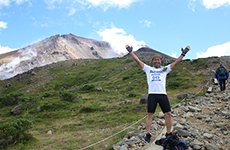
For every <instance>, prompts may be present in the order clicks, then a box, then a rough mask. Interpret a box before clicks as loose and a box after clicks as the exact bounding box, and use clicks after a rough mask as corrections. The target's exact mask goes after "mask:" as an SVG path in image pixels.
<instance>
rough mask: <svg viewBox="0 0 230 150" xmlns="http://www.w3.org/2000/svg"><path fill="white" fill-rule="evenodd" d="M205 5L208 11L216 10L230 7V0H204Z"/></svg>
mask: <svg viewBox="0 0 230 150" xmlns="http://www.w3.org/2000/svg"><path fill="white" fill-rule="evenodd" d="M203 5H204V6H205V7H206V8H207V9H215V8H218V7H221V6H228V5H230V0H203Z"/></svg>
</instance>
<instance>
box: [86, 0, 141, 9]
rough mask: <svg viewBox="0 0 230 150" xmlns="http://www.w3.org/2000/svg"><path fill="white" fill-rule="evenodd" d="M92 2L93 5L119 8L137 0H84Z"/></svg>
mask: <svg viewBox="0 0 230 150" xmlns="http://www.w3.org/2000/svg"><path fill="white" fill-rule="evenodd" d="M86 1H88V2H90V3H92V4H93V5H94V6H99V5H107V6H118V7H119V8H123V7H128V6H129V5H130V4H131V3H134V2H136V1H138V0H86Z"/></svg>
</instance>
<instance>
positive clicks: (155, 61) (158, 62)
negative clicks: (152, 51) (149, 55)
mask: <svg viewBox="0 0 230 150" xmlns="http://www.w3.org/2000/svg"><path fill="white" fill-rule="evenodd" d="M152 62H153V66H154V67H156V68H159V67H160V65H161V58H160V57H155V58H153V60H152Z"/></svg>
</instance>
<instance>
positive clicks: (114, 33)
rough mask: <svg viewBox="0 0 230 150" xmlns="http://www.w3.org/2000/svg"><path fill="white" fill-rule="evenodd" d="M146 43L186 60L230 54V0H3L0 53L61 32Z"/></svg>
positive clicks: (115, 42)
mask: <svg viewBox="0 0 230 150" xmlns="http://www.w3.org/2000/svg"><path fill="white" fill-rule="evenodd" d="M69 33H72V34H74V35H76V36H80V37H85V38H91V39H95V40H100V41H102V40H103V41H108V42H110V43H111V45H112V47H113V48H114V49H115V50H116V51H117V52H119V53H121V54H125V53H126V50H125V48H124V47H125V45H126V44H130V45H133V47H134V49H135V50H137V49H138V48H139V47H141V46H142V45H147V46H149V47H151V48H153V49H156V50H158V51H160V52H162V53H165V54H167V55H170V56H173V57H178V56H179V55H180V54H181V51H180V48H181V47H185V46H187V45H190V46H191V51H190V52H189V53H188V54H187V55H186V57H185V58H187V59H196V58H201V57H210V56H224V55H230V0H0V54H1V53H5V52H8V51H12V50H15V49H18V48H23V47H26V46H28V45H31V44H33V43H36V42H38V41H41V40H43V39H45V38H48V37H50V36H53V35H56V34H60V35H62V34H69Z"/></svg>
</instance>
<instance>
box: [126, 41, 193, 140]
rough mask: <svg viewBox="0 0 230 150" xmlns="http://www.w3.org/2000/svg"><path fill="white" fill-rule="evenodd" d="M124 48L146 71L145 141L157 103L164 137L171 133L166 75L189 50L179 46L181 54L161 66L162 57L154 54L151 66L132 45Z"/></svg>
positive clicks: (149, 136)
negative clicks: (161, 117) (162, 117)
mask: <svg viewBox="0 0 230 150" xmlns="http://www.w3.org/2000/svg"><path fill="white" fill-rule="evenodd" d="M125 48H126V49H127V50H128V52H129V54H130V55H131V56H132V58H133V59H134V60H135V61H136V63H137V64H138V65H139V66H140V67H141V69H142V70H143V71H144V72H145V73H146V76H147V83H148V104H147V108H148V113H147V118H146V131H147V134H146V135H145V141H146V142H148V143H149V142H150V139H151V134H150V129H151V125H152V119H153V116H154V113H155V110H156V107H157V103H159V105H160V107H161V110H162V111H163V113H164V115H165V125H166V129H167V132H166V137H167V136H169V135H172V132H171V127H172V120H171V107H170V103H169V100H168V97H167V94H166V76H167V74H168V73H169V72H170V71H171V70H172V69H173V68H174V67H176V65H177V64H178V63H179V62H181V60H182V59H183V57H184V56H185V54H186V53H187V52H188V51H189V50H190V47H189V46H187V47H186V48H185V49H183V48H181V51H182V53H181V55H180V57H179V58H177V60H176V61H175V62H173V63H171V64H169V65H167V66H161V63H162V57H161V55H160V54H154V55H153V58H152V63H153V67H150V66H148V65H146V64H144V63H143V62H142V61H141V60H139V58H138V57H137V56H136V55H135V54H134V52H133V51H132V50H133V48H132V46H129V45H126V46H125Z"/></svg>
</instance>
